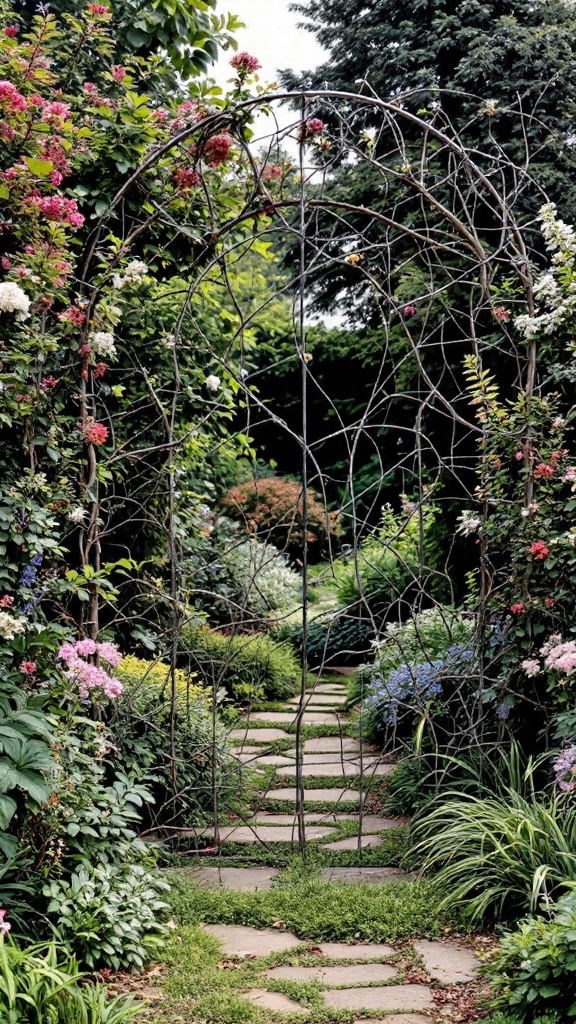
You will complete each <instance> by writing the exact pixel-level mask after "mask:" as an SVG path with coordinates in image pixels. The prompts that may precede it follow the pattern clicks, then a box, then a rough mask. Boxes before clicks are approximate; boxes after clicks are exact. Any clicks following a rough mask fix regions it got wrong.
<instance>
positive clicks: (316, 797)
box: [266, 789, 360, 804]
mask: <svg viewBox="0 0 576 1024" xmlns="http://www.w3.org/2000/svg"><path fill="white" fill-rule="evenodd" d="M296 792H297V791H296V790H295V789H269V790H268V792H267V793H266V800H289V801H290V803H293V804H295V803H296ZM304 803H305V804H306V803H309V804H310V803H317V804H320V803H322V804H338V803H354V804H359V803H360V793H359V791H358V790H357V789H305V790H304Z"/></svg>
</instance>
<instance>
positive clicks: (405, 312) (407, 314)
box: [402, 306, 418, 318]
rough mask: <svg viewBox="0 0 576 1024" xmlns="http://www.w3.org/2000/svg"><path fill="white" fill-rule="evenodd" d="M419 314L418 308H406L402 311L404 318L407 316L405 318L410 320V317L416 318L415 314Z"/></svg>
mask: <svg viewBox="0 0 576 1024" xmlns="http://www.w3.org/2000/svg"><path fill="white" fill-rule="evenodd" d="M417 312H418V311H417V309H416V306H404V309H403V310H402V316H405V317H407V318H408V317H411V316H414V314H415V313H417Z"/></svg>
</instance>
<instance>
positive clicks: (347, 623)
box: [273, 609, 373, 668]
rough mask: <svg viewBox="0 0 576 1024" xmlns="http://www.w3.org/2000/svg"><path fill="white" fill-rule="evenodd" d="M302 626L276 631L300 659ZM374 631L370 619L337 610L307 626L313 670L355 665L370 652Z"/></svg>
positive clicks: (290, 625) (295, 625)
mask: <svg viewBox="0 0 576 1024" xmlns="http://www.w3.org/2000/svg"><path fill="white" fill-rule="evenodd" d="M302 633H303V630H302V624H301V623H286V624H285V625H280V626H278V627H276V628H275V629H274V632H273V635H274V636H275V637H276V638H277V639H278V640H285V641H286V642H287V643H289V644H290V645H291V646H292V647H293V648H294V649H295V650H296V651H297V652H298V654H299V655H300V656H301V654H302ZM372 636H373V629H372V625H371V622H370V620H369V619H362V618H360V617H359V616H358V615H354V614H349V613H348V612H346V611H345V610H344V609H337V610H336V611H335V612H330V613H329V614H326V615H321V616H318V617H317V618H314V619H312V620H311V621H310V622H309V623H308V631H307V643H306V650H307V655H308V664H309V666H310V667H311V668H317V667H320V666H323V665H329V664H330V662H332V663H333V664H338V665H349V664H352V665H356V664H357V663H358V661H359V660H360V658H361V656H364V657H366V654H367V653H368V651H369V650H370V639H371V637H372Z"/></svg>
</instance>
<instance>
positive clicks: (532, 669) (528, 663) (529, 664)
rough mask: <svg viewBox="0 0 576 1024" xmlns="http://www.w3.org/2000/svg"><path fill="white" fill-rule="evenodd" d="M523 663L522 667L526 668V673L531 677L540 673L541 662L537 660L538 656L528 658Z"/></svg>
mask: <svg viewBox="0 0 576 1024" xmlns="http://www.w3.org/2000/svg"><path fill="white" fill-rule="evenodd" d="M521 664H522V668H523V669H524V671H525V673H526V675H527V676H529V677H530V678H533V677H534V676H537V675H539V673H540V662H539V661H536V658H526V660H525V661H523V662H522V663H521Z"/></svg>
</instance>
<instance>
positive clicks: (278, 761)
mask: <svg viewBox="0 0 576 1024" xmlns="http://www.w3.org/2000/svg"><path fill="white" fill-rule="evenodd" d="M256 764H263V765H272V767H278V766H280V765H290V764H294V758H293V757H285V756H284V754H265V755H264V756H263V757H257V758H256Z"/></svg>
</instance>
